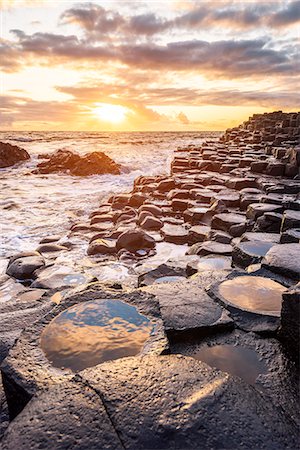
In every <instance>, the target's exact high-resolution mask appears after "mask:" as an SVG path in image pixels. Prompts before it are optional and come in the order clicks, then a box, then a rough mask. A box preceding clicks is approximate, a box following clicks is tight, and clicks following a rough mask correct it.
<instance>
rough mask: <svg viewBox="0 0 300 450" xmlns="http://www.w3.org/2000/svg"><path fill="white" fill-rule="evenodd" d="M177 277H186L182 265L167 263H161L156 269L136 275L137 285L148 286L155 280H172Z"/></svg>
mask: <svg viewBox="0 0 300 450" xmlns="http://www.w3.org/2000/svg"><path fill="white" fill-rule="evenodd" d="M179 277H186V270H185V268H183V267H176V266H172V265H169V264H167V263H166V264H161V265H160V266H158V267H157V268H156V269H153V270H150V271H149V272H146V273H143V274H141V275H139V277H138V286H139V287H142V286H148V285H150V284H153V283H155V282H157V281H159V282H163V281H164V282H168V280H170V281H172V278H173V279H174V280H175V279H178V278H179Z"/></svg>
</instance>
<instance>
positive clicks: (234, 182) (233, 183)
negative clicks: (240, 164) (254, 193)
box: [226, 178, 256, 191]
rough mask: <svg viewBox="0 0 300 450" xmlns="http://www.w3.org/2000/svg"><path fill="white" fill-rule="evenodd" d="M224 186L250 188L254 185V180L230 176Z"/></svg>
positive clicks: (238, 188) (237, 188) (238, 189)
mask: <svg viewBox="0 0 300 450" xmlns="http://www.w3.org/2000/svg"><path fill="white" fill-rule="evenodd" d="M226 186H227V187H229V188H232V189H236V190H237V191H240V190H241V189H251V188H255V187H256V180H255V179H253V178H230V179H229V180H228V181H227V182H226Z"/></svg>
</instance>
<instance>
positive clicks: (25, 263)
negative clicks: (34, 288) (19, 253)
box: [6, 255, 45, 280]
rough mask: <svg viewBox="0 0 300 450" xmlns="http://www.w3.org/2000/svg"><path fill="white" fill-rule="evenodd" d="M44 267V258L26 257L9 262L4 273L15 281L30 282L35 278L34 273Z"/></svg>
mask: <svg viewBox="0 0 300 450" xmlns="http://www.w3.org/2000/svg"><path fill="white" fill-rule="evenodd" d="M44 266H45V261H44V258H43V257H42V256H41V255H39V256H27V257H20V258H17V259H12V260H10V262H9V264H8V267H7V270H6V273H7V275H9V276H10V277H14V278H16V279H17V280H32V279H34V278H36V276H37V275H36V273H35V271H36V270H38V269H41V268H42V267H44Z"/></svg>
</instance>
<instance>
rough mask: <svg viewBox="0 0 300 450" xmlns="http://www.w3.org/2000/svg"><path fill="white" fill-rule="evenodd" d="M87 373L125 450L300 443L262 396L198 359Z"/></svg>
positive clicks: (136, 362) (140, 362)
mask: <svg viewBox="0 0 300 450" xmlns="http://www.w3.org/2000/svg"><path fill="white" fill-rule="evenodd" d="M81 376H82V378H83V380H86V381H87V382H88V383H89V384H90V385H91V386H92V387H93V388H94V389H96V391H97V392H99V393H101V398H102V400H103V402H104V405H105V408H106V411H107V413H108V414H109V416H110V418H111V420H112V422H113V424H114V427H115V430H116V431H117V433H118V435H119V436H120V439H121V441H122V443H123V445H124V447H125V448H127V449H155V448H156V449H171V448H178V449H190V448H194V449H199V448H203V449H212V448H213V449H222V448H224V447H225V448H231V449H232V448H245V449H253V448H266V449H270V450H271V449H273V448H289V446H290V447H291V448H293V446H294V445H295V443H296V442H297V436H296V433H295V427H294V426H293V424H292V423H291V422H289V420H288V419H287V418H286V417H285V416H284V415H283V413H282V412H281V410H280V409H279V408H278V409H277V408H275V407H274V405H273V403H272V402H270V401H268V399H267V398H266V397H265V396H264V395H262V394H260V393H259V392H258V391H256V390H254V389H253V388H251V387H249V386H247V384H246V383H244V382H242V381H240V380H239V379H237V378H235V377H232V376H230V375H228V374H225V373H222V372H219V371H216V370H214V369H211V368H210V367H209V366H207V365H206V364H204V363H201V362H199V361H196V360H194V359H192V358H187V357H183V356H178V355H171V356H160V357H144V358H126V359H123V360H119V361H117V362H115V363H114V364H103V365H101V366H97V367H95V368H93V369H89V370H85V371H83V372H82V373H81ZM220 430H222V433H220ZM250 430H253V432H250ZM254 430H255V431H254Z"/></svg>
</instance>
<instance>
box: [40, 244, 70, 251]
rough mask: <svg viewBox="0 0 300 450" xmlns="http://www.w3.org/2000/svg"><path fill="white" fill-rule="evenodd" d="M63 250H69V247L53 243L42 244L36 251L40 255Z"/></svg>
mask: <svg viewBox="0 0 300 450" xmlns="http://www.w3.org/2000/svg"><path fill="white" fill-rule="evenodd" d="M63 250H68V247H65V246H64V245H59V244H53V243H46V244H41V245H39V246H38V247H37V249H36V251H37V252H39V253H51V252H61V251H63Z"/></svg>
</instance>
